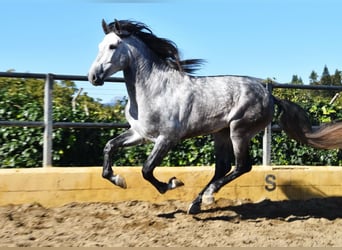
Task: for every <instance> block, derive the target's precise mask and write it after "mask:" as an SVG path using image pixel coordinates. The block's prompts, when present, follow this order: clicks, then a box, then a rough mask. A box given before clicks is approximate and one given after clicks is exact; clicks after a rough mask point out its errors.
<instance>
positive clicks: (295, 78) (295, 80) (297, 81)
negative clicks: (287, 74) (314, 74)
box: [291, 75, 303, 85]
mask: <svg viewBox="0 0 342 250" xmlns="http://www.w3.org/2000/svg"><path fill="white" fill-rule="evenodd" d="M291 84H296V85H303V80H302V78H301V77H298V75H293V76H292V80H291Z"/></svg>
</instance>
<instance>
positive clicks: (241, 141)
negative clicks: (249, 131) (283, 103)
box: [203, 135, 252, 197]
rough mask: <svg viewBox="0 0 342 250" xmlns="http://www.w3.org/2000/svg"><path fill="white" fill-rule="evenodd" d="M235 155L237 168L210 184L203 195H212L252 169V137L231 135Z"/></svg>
mask: <svg viewBox="0 0 342 250" xmlns="http://www.w3.org/2000/svg"><path fill="white" fill-rule="evenodd" d="M231 139H232V143H233V149H234V155H235V165H236V166H235V168H234V170H233V171H232V172H230V173H229V174H228V175H226V176H224V177H222V178H220V179H218V180H216V181H215V182H213V183H212V184H210V185H209V186H208V188H207V189H206V190H205V192H204V193H203V196H208V197H211V196H213V194H214V193H216V192H218V191H219V190H220V189H221V188H222V187H223V186H224V185H226V184H227V183H229V182H231V181H233V180H235V179H236V178H238V177H239V176H241V175H243V174H244V173H247V172H249V171H250V170H251V169H252V161H251V158H250V156H249V152H248V151H249V143H250V138H249V137H244V136H239V135H236V136H233V137H231Z"/></svg>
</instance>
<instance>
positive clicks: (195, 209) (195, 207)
mask: <svg viewBox="0 0 342 250" xmlns="http://www.w3.org/2000/svg"><path fill="white" fill-rule="evenodd" d="M200 212H201V204H200V203H191V204H190V206H189V208H188V212H187V213H188V214H198V213H200Z"/></svg>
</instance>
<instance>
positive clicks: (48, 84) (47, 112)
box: [0, 72, 342, 167]
mask: <svg viewBox="0 0 342 250" xmlns="http://www.w3.org/2000/svg"><path fill="white" fill-rule="evenodd" d="M0 77H7V78H34V79H45V87H44V121H1V120H0V126H7V127H43V128H44V135H43V167H50V166H52V131H53V128H129V124H127V123H101V122H97V123H91V122H82V123H81V122H53V119H52V108H53V107H52V100H53V94H52V93H53V83H54V81H55V80H70V81H88V78H87V76H80V75H59V74H51V73H47V74H39V73H19V72H0ZM106 82H114V83H115V82H125V81H124V79H123V78H121V77H110V78H108V79H107V80H106ZM265 87H266V88H268V90H269V91H270V92H271V93H272V89H274V88H288V89H310V90H334V91H342V86H311V85H294V84H280V83H274V82H272V81H271V82H270V83H265ZM278 130H279V126H271V125H268V126H267V127H266V128H265V132H264V137H263V165H270V164H271V158H270V156H271V131H278Z"/></svg>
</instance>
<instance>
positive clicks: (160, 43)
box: [102, 20, 204, 74]
mask: <svg viewBox="0 0 342 250" xmlns="http://www.w3.org/2000/svg"><path fill="white" fill-rule="evenodd" d="M102 25H103V29H104V31H105V33H106V34H107V33H109V32H114V33H115V34H116V35H118V36H120V37H121V38H124V37H127V36H130V35H134V36H136V37H137V38H139V39H140V40H142V41H143V42H144V43H145V44H146V45H147V46H148V47H149V48H150V49H151V50H152V51H153V52H154V53H155V54H156V55H157V56H158V57H159V58H160V59H161V60H162V61H164V62H165V63H166V64H167V65H169V66H170V67H171V68H174V69H176V70H178V71H181V72H186V73H189V74H192V73H194V72H195V71H196V70H198V69H199V68H200V66H201V65H202V64H203V62H204V61H203V60H202V59H188V60H180V56H179V50H178V48H177V45H176V44H175V43H174V42H172V41H170V40H168V39H165V38H160V37H157V36H156V35H154V34H153V32H152V31H151V29H150V28H149V27H148V26H147V25H145V24H143V23H140V22H135V21H128V20H115V21H114V22H112V23H109V24H108V25H107V24H106V23H105V22H103V23H102Z"/></svg>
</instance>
